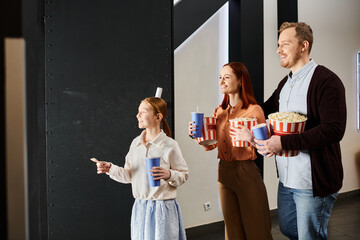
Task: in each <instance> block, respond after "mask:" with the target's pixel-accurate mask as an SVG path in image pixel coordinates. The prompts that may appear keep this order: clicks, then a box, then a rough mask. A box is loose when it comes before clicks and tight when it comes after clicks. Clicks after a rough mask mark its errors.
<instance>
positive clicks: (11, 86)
mask: <svg viewBox="0 0 360 240" xmlns="http://www.w3.org/2000/svg"><path fill="white" fill-rule="evenodd" d="M4 43H5V44H4V46H5V72H6V75H5V93H6V95H5V111H6V112H5V116H6V120H5V121H6V123H5V128H6V191H7V193H6V197H7V199H6V200H7V223H8V226H7V227H8V229H7V231H8V239H9V240H12V239H14V240H16V239H28V238H29V236H28V234H29V232H28V223H27V221H28V206H27V195H28V194H27V188H26V185H27V157H26V116H25V112H26V111H25V109H26V104H25V42H24V40H23V39H17V38H6V39H5V41H4Z"/></svg>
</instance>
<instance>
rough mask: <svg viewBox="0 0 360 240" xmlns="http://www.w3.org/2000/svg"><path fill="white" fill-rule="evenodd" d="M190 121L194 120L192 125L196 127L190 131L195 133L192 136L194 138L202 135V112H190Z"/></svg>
mask: <svg viewBox="0 0 360 240" xmlns="http://www.w3.org/2000/svg"><path fill="white" fill-rule="evenodd" d="M191 121H193V122H195V123H194V125H195V127H196V130H195V131H192V133H193V134H195V135H194V136H193V137H194V138H197V137H202V128H203V121H204V113H198V112H192V113H191Z"/></svg>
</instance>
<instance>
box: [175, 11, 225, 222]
mask: <svg viewBox="0 0 360 240" xmlns="http://www.w3.org/2000/svg"><path fill="white" fill-rule="evenodd" d="M227 11H228V8H227V5H225V6H224V7H223V8H222V9H221V10H219V11H218V12H217V13H216V14H214V16H212V17H211V18H210V19H209V20H208V21H207V22H206V23H205V24H203V26H201V27H200V28H199V29H198V30H197V31H196V32H195V33H194V34H193V35H192V36H190V37H189V39H187V40H186V41H185V42H184V43H183V44H182V45H181V46H179V47H178V48H177V49H176V50H175V54H174V61H175V64H174V66H175V67H174V69H175V137H176V140H177V141H178V142H179V145H180V148H181V150H182V153H183V155H184V158H185V159H186V161H187V164H188V166H189V169H190V178H189V180H188V182H187V183H185V184H184V185H183V186H181V187H180V188H179V189H178V197H177V199H178V201H179V202H180V206H181V209H182V212H183V215H184V221H185V226H186V227H194V226H197V225H202V224H207V223H212V222H216V221H221V220H222V219H223V218H222V213H221V209H220V204H219V195H218V190H217V163H218V160H217V150H214V151H210V152H205V151H204V149H203V148H202V147H200V146H198V145H197V144H196V143H195V142H194V140H191V139H190V138H189V136H188V130H187V128H188V122H189V121H190V113H191V112H192V111H196V106H198V107H199V111H202V112H204V113H205V115H206V116H211V115H212V112H213V109H214V108H215V107H217V106H218V105H219V97H220V92H219V87H218V76H219V72H220V69H221V67H222V65H223V64H225V63H226V61H227V59H228V56H227V49H228V43H227V35H228V32H227V29H228V27H227ZM224 36H226V37H225V38H224ZM208 201H210V203H211V206H212V208H211V210H209V211H206V212H205V211H204V207H203V203H204V202H208Z"/></svg>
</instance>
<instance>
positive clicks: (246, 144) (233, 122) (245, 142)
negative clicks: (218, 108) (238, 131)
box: [229, 118, 256, 147]
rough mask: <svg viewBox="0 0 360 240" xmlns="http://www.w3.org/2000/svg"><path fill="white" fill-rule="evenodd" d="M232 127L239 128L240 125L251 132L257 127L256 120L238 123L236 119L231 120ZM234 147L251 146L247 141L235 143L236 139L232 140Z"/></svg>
mask: <svg viewBox="0 0 360 240" xmlns="http://www.w3.org/2000/svg"><path fill="white" fill-rule="evenodd" d="M229 123H230V126H232V127H236V128H239V125H243V126H245V127H247V128H248V129H249V130H250V131H251V128H252V127H253V126H255V125H256V118H254V119H252V120H249V121H238V120H236V119H232V120H229ZM231 141H232V145H233V147H250V146H251V144H250V143H249V142H247V141H235V139H234V138H231Z"/></svg>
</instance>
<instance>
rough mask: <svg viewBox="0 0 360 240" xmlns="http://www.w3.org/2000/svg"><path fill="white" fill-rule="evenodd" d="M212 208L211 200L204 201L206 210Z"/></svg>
mask: <svg viewBox="0 0 360 240" xmlns="http://www.w3.org/2000/svg"><path fill="white" fill-rule="evenodd" d="M210 209H211V203H210V202H204V210H205V211H209V210H210Z"/></svg>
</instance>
